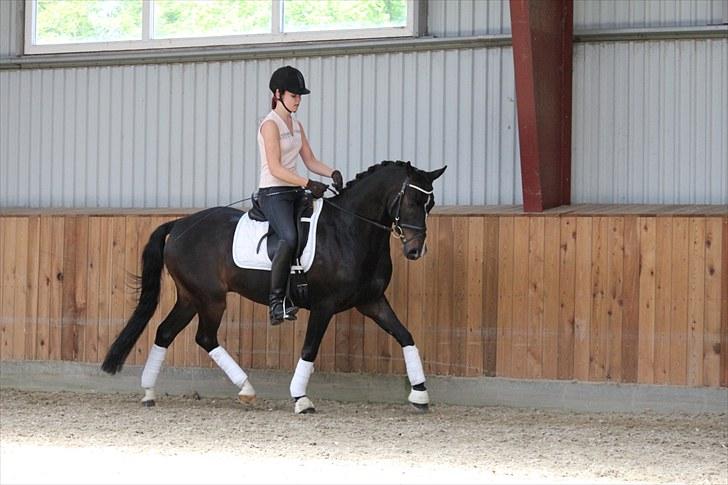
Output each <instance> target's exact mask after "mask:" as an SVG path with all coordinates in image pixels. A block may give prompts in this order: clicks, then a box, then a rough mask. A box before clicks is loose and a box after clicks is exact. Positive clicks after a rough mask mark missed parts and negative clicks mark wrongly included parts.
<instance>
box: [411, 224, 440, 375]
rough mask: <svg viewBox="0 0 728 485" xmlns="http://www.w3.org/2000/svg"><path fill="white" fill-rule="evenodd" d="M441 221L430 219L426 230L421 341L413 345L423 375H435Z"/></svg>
mask: <svg viewBox="0 0 728 485" xmlns="http://www.w3.org/2000/svg"><path fill="white" fill-rule="evenodd" d="M441 220H442V217H430V218H428V220H427V229H428V232H429V234H430V235H429V237H428V238H427V245H428V247H429V251H428V253H427V254H426V255H425V256H424V267H425V268H424V276H423V280H424V281H423V283H424V289H423V299H424V301H423V302H422V303H423V305H422V314H421V316H422V333H421V337H420V339H421V340H419V341H417V340H415V344H416V345H417V347H418V348H419V350H420V356H421V357H422V365H423V367H424V371H425V374H433V373H435V368H436V366H435V363H436V362H437V336H438V332H439V324H438V319H437V316H438V309H437V308H438V307H437V295H438V292H439V289H438V286H439V285H440V284H442V283H441V281H440V274H439V273H438V272H437V261H438V256H437V255H438V252H439V250H440V245H439V243H438V234H439V227H440V226H439V224H440V221H441Z"/></svg>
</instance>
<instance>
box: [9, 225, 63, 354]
mask: <svg viewBox="0 0 728 485" xmlns="http://www.w3.org/2000/svg"><path fill="white" fill-rule="evenodd" d="M52 221H53V218H52V217H47V216H46V217H41V218H40V222H39V228H38V238H39V241H38V312H37V319H38V322H37V326H36V342H35V358H36V359H38V360H49V357H50V352H49V345H50V328H51V327H50V325H51V324H50V320H51V317H50V307H51V305H50V301H51V285H52V283H53V279H54V278H55V275H54V274H53V273H52V271H53V266H52V264H51V257H52V255H53V234H52V229H51V224H52ZM0 223H2V222H1V221H0ZM1 237H2V236H1V235H0V238H1ZM0 252H2V243H0Z"/></svg>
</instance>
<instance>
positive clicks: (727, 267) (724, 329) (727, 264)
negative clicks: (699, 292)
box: [716, 217, 728, 387]
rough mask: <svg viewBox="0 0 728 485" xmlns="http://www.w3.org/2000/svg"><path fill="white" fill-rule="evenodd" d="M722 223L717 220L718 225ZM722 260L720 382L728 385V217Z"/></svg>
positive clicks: (725, 385)
mask: <svg viewBox="0 0 728 485" xmlns="http://www.w3.org/2000/svg"><path fill="white" fill-rule="evenodd" d="M719 225H720V224H719V223H717V221H716V226H719ZM719 246H720V247H721V248H722V251H721V261H722V263H723V264H722V265H721V268H720V282H721V283H720V285H721V289H720V296H719V299H720V301H721V310H720V311H721V316H720V346H719V348H720V349H722V350H721V352H720V363H721V365H720V368H721V377H720V383H721V385H722V386H724V387H728V217H724V218H723V234H722V237H721V244H720V245H719Z"/></svg>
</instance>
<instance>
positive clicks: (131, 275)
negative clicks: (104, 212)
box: [124, 216, 141, 364]
mask: <svg viewBox="0 0 728 485" xmlns="http://www.w3.org/2000/svg"><path fill="white" fill-rule="evenodd" d="M125 219H126V221H125V247H124V290H125V291H124V319H125V324H126V319H128V318H130V317H131V315H132V313H133V312H134V308H136V304H137V291H136V287H137V281H136V276H137V275H139V274H141V273H140V272H139V258H138V257H137V255H138V246H139V237H138V228H137V226H138V225H139V217H138V216H126V217H125ZM135 354H136V352H135V349H134V348H132V350H131V352H130V354H129V357H128V358H127V360H126V361H127V363H129V364H135V363H137V362H136V356H135Z"/></svg>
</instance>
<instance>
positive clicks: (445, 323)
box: [435, 217, 454, 375]
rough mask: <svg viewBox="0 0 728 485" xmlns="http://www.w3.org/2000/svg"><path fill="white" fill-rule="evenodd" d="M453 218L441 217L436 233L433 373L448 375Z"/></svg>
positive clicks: (450, 330)
mask: <svg viewBox="0 0 728 485" xmlns="http://www.w3.org/2000/svg"><path fill="white" fill-rule="evenodd" d="M452 219H453V218H451V217H443V218H441V219H440V221H439V226H438V233H437V246H438V249H437V276H438V285H437V287H438V291H437V322H436V324H435V329H436V330H437V332H436V334H435V339H436V342H437V354H436V355H437V365H436V366H435V373H436V374H438V375H448V374H449V372H450V362H451V353H450V352H451V341H452V331H453V327H452V299H453V288H452V278H453V267H452V253H453V236H452V234H453V230H454V229H453V220H452Z"/></svg>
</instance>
